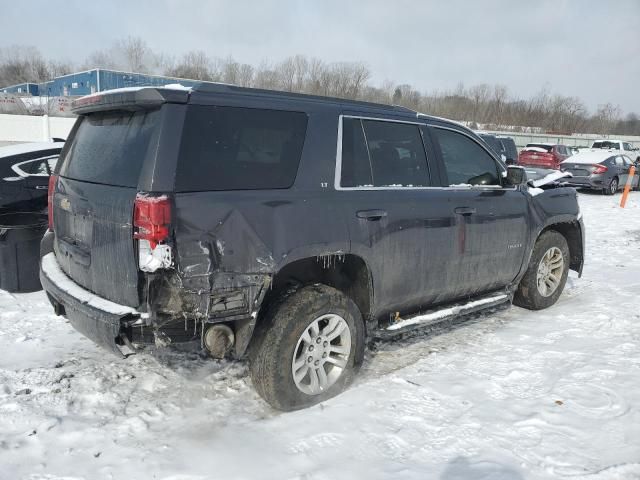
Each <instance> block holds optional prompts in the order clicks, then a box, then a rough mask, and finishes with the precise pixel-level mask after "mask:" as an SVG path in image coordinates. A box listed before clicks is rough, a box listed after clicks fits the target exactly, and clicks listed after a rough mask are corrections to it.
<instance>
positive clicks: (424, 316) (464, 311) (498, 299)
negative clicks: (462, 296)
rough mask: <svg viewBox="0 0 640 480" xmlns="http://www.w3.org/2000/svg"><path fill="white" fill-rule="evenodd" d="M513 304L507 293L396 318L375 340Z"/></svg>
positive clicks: (380, 331)
mask: <svg viewBox="0 0 640 480" xmlns="http://www.w3.org/2000/svg"><path fill="white" fill-rule="evenodd" d="M509 302H511V295H509V294H507V293H495V292H494V293H492V294H489V295H485V296H482V297H477V298H476V299H474V300H470V301H468V302H466V303H458V304H454V305H449V306H447V307H443V308H440V309H437V310H431V311H428V312H426V313H421V314H418V315H415V316H413V317H408V318H401V317H396V318H395V319H394V320H393V321H392V322H391V323H390V324H389V325H387V326H386V327H385V328H381V329H379V330H377V331H376V332H375V333H374V337H375V338H380V339H384V338H391V337H395V336H396V335H401V334H403V333H406V332H410V331H412V330H417V329H420V328H424V327H428V326H430V325H435V324H436V323H440V322H444V321H446V320H450V319H452V318H456V317H460V316H463V315H468V314H470V313H475V312H478V311H480V310H485V309H487V308H492V307H497V306H499V305H502V304H505V303H509Z"/></svg>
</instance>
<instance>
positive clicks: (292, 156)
mask: <svg viewBox="0 0 640 480" xmlns="http://www.w3.org/2000/svg"><path fill="white" fill-rule="evenodd" d="M306 130H307V114H306V113H303V112H290V111H284V110H265V109H256V108H238V107H217V106H202V105H192V106H190V107H189V110H188V111H187V116H186V119H185V124H184V130H183V132H184V133H183V137H182V143H181V145H180V157H179V161H178V169H177V172H176V191H178V192H190V191H191V192H194V191H214V190H255V189H275V188H289V187H291V186H292V185H293V182H294V181H295V178H296V175H297V173H298V165H299V164H300V158H301V156H302V147H303V145H304V140H305V135H306Z"/></svg>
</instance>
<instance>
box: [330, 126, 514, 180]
mask: <svg viewBox="0 0 640 480" xmlns="http://www.w3.org/2000/svg"><path fill="white" fill-rule="evenodd" d="M343 118H356V119H359V120H374V121H379V122H392V123H406V124H409V125H418V126H422V127H431V128H440V129H443V130H451V131H452V132H455V133H460V134H462V135H465V136H466V137H468V138H469V139H470V140H471V141H473V142H475V143H476V144H477V145H479V146H480V147H481V148H482V149H483V150H484V151H485V152H487V154H488V155H489V157H491V158H492V159H493V160H494V161H495V162H496V164H497V166H498V167H500V170H501V172H502V175H503V176H504V175H505V174H506V173H507V170H506V169H505V168H503V167H502V165H501V164H500V163H499V162H498V161H496V159H495V158H494V157H493V155H492V154H491V152H489V150H488V149H487V148H485V147H484V146H483V145H482V144H480V143H479V142H477V141H476V139H474V138H473V137H472V136H471V135H469V134H468V133H466V132H464V131H461V130H458V129H456V128H450V127H445V126H442V125H434V124H430V123H425V122H411V121H408V120H396V119H387V118H380V117H366V116H361V115H344V114H340V115H339V116H338V135H337V137H338V138H337V145H336V163H335V166H336V169H335V173H334V180H333V187H334V189H335V190H338V191H354V190H356V191H384V190H393V191H415V190H498V189H500V190H517V188H518V187H516V186H514V187H505V186H504V185H468V186H467V185H453V186H446V187H440V186H436V187H433V186H432V187H374V186H361V187H342V186H340V179H341V178H340V177H341V174H342V130H343V128H342V127H343ZM363 128H364V127H363ZM421 136H422V132H421ZM365 139H366V134H365ZM423 141H424V139H423ZM368 148H369V146H368V145H367V149H368ZM426 154H427V152H426V149H425V156H426ZM427 167H428V168H429V170H431V168H430V166H429V159H428V158H427Z"/></svg>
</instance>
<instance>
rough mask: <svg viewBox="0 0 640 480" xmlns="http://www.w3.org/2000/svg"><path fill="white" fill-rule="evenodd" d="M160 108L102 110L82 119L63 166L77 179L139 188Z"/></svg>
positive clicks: (65, 174) (64, 172)
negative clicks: (148, 109) (139, 180)
mask: <svg viewBox="0 0 640 480" xmlns="http://www.w3.org/2000/svg"><path fill="white" fill-rule="evenodd" d="M158 119H159V110H153V111H142V112H124V111H120V112H98V113H91V114H89V115H86V116H84V117H83V118H82V119H81V123H80V125H79V127H78V129H77V131H76V133H75V135H74V137H73V139H72V141H71V145H70V147H69V150H68V152H67V154H66V156H65V157H64V161H63V163H62V166H61V168H60V175H62V176H63V177H66V178H71V179H73V180H80V181H85V182H93V183H101V184H105V185H116V186H122V187H136V186H137V185H138V177H139V176H140V170H141V169H142V163H143V161H144V158H145V156H146V154H147V149H148V148H149V142H150V140H151V134H152V133H153V130H154V128H155V127H156V125H157V124H158Z"/></svg>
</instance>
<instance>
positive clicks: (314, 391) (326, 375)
mask: <svg viewBox="0 0 640 480" xmlns="http://www.w3.org/2000/svg"><path fill="white" fill-rule="evenodd" d="M350 354H351V331H350V330H349V325H348V324H347V322H346V321H345V319H344V318H342V317H341V316H340V315H337V314H334V313H330V314H326V315H322V316H320V317H318V318H316V319H315V320H314V321H313V322H311V323H310V324H309V326H308V327H307V328H306V329H305V330H304V332H302V335H301V336H300V338H299V339H298V343H297V344H296V348H295V350H294V353H293V360H292V362H291V367H292V368H291V373H292V375H293V381H294V383H295V384H296V387H298V390H300V391H301V392H303V393H306V394H307V395H319V394H321V393H323V392H325V391H326V390H327V389H328V388H329V387H331V386H332V385H333V384H334V383H336V381H337V380H338V378H340V376H341V375H342V373H343V372H344V370H345V367H346V366H347V362H348V361H349V355H350Z"/></svg>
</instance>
